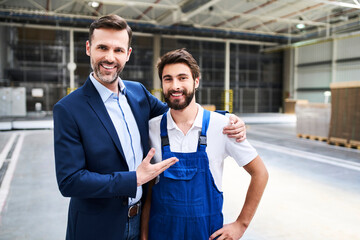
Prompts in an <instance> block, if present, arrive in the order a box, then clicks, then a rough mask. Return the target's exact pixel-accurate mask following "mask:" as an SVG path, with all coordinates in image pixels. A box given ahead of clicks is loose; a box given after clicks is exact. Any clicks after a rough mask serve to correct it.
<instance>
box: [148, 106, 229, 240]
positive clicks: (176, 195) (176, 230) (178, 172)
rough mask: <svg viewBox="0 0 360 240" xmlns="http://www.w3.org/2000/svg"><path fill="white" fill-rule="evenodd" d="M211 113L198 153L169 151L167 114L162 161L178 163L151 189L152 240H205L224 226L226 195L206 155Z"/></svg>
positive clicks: (207, 115) (205, 119)
mask: <svg viewBox="0 0 360 240" xmlns="http://www.w3.org/2000/svg"><path fill="white" fill-rule="evenodd" d="M209 120H210V112H209V111H207V110H204V115H203V122H202V129H201V134H200V136H199V143H198V147H197V151H196V152H192V153H177V152H171V151H170V145H169V138H168V133H167V127H166V126H167V120H166V113H165V114H164V115H163V117H162V119H161V124H160V128H161V142H162V143H161V144H162V159H167V158H170V157H173V156H175V157H177V158H178V159H179V161H178V162H177V163H176V164H174V165H173V166H171V167H170V168H168V169H167V170H166V171H164V172H163V173H162V174H161V175H160V180H159V182H158V183H157V184H155V185H154V186H153V188H152V200H151V212H150V221H149V240H163V239H164V240H192V239H193V240H203V239H209V237H210V235H211V234H213V233H214V232H215V231H217V230H218V229H220V228H222V226H223V215H222V206H223V195H222V192H220V191H219V190H218V189H217V187H216V185H215V182H214V179H213V177H212V174H211V172H210V167H209V159H208V157H207V153H206V151H205V150H206V132H207V129H208V126H209Z"/></svg>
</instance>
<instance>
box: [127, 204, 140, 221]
mask: <svg viewBox="0 0 360 240" xmlns="http://www.w3.org/2000/svg"><path fill="white" fill-rule="evenodd" d="M139 206H140V202H138V203H136V204H134V205H132V206H130V207H129V209H128V217H129V218H131V217H135V216H136V215H138V214H139ZM134 208H135V209H136V213H135V214H134V215H133V216H131V211H132V210H133V209H134Z"/></svg>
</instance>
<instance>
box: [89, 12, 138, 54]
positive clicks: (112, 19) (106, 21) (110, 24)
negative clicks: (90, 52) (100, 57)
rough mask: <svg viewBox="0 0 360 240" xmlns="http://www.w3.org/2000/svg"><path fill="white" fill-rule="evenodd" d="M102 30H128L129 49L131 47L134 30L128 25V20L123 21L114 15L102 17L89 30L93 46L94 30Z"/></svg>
mask: <svg viewBox="0 0 360 240" xmlns="http://www.w3.org/2000/svg"><path fill="white" fill-rule="evenodd" d="M100 28H105V29H115V30H124V29H126V31H127V33H128V35H129V44H128V45H129V46H128V47H129V48H130V46H131V39H132V30H131V28H130V26H129V25H128V24H127V22H126V20H125V19H123V18H122V17H120V16H118V15H115V14H112V15H106V16H102V17H101V18H99V19H97V20H95V21H94V22H93V23H91V25H90V29H89V42H90V44H91V39H92V36H93V34H94V30H95V29H100Z"/></svg>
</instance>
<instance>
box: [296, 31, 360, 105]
mask: <svg viewBox="0 0 360 240" xmlns="http://www.w3.org/2000/svg"><path fill="white" fill-rule="evenodd" d="M292 51H293V52H295V53H296V54H295V55H294V56H295V60H294V62H295V64H294V65H293V66H294V76H293V83H294V91H295V94H294V96H295V98H296V99H307V100H309V101H310V102H324V100H325V97H324V91H326V90H329V89H330V83H331V82H348V81H360V35H355V36H350V35H348V36H345V35H344V36H338V37H334V38H333V39H332V40H328V41H319V42H317V43H312V44H310V45H303V46H299V47H297V48H296V49H295V48H294V49H292Z"/></svg>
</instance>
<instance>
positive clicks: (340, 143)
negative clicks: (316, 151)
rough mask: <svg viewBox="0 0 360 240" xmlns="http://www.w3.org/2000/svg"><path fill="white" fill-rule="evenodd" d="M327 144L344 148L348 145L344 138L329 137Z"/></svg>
mask: <svg viewBox="0 0 360 240" xmlns="http://www.w3.org/2000/svg"><path fill="white" fill-rule="evenodd" d="M328 144H331V145H335V146H343V147H346V145H347V144H348V140H347V139H344V138H336V137H330V138H329V140H328Z"/></svg>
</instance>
